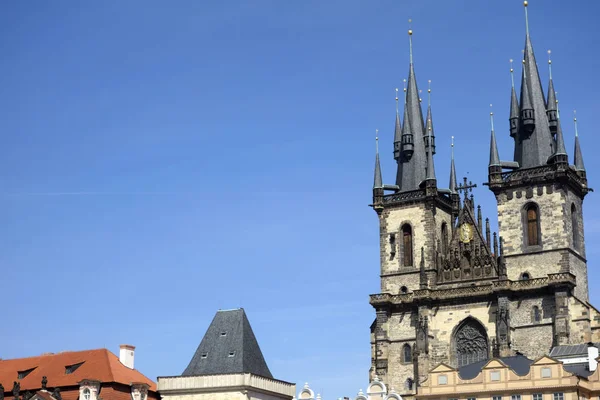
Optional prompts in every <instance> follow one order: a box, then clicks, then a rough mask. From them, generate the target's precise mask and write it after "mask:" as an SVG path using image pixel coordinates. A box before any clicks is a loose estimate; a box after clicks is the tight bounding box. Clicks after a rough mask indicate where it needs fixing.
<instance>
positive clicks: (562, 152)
mask: <svg viewBox="0 0 600 400" xmlns="http://www.w3.org/2000/svg"><path fill="white" fill-rule="evenodd" d="M550 84H552V81H550ZM552 89H554V87H552ZM554 106H555V111H554V113H555V114H554V116H555V117H556V125H555V127H556V143H555V147H554V153H553V154H552V157H551V162H553V163H555V164H559V163H562V164H567V165H568V164H569V156H568V155H567V149H566V148H565V139H564V137H563V131H562V126H561V124H560V113H559V112H558V100H556V93H555V94H554ZM548 119H550V116H548Z"/></svg>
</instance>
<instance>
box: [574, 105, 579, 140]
mask: <svg viewBox="0 0 600 400" xmlns="http://www.w3.org/2000/svg"><path fill="white" fill-rule="evenodd" d="M573 123H574V124H575V137H579V132H578V131H577V110H573Z"/></svg>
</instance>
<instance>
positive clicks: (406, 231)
mask: <svg viewBox="0 0 600 400" xmlns="http://www.w3.org/2000/svg"><path fill="white" fill-rule="evenodd" d="M412 243H413V234H412V228H411V227H410V225H409V224H404V225H402V252H403V255H402V257H403V258H402V265H404V266H405V267H410V266H412V265H413V248H412V247H413V245H412Z"/></svg>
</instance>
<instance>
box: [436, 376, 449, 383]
mask: <svg viewBox="0 0 600 400" xmlns="http://www.w3.org/2000/svg"><path fill="white" fill-rule="evenodd" d="M447 384H448V376H447V375H438V385H447Z"/></svg>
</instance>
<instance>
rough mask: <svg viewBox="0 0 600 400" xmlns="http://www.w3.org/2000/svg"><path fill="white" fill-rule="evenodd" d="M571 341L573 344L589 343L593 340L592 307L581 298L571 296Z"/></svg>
mask: <svg viewBox="0 0 600 400" xmlns="http://www.w3.org/2000/svg"><path fill="white" fill-rule="evenodd" d="M569 314H570V317H571V320H570V324H569V330H570V335H569V341H570V343H573V344H578V343H587V342H590V341H591V340H592V328H591V315H590V307H589V306H588V305H587V304H585V303H583V302H581V301H580V300H578V299H576V298H574V297H571V298H569Z"/></svg>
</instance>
